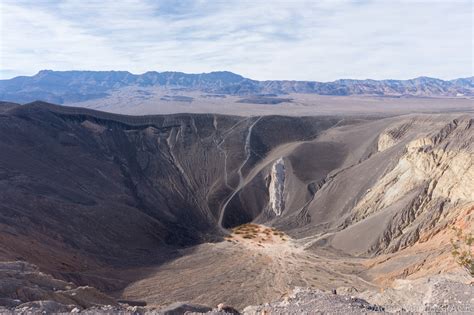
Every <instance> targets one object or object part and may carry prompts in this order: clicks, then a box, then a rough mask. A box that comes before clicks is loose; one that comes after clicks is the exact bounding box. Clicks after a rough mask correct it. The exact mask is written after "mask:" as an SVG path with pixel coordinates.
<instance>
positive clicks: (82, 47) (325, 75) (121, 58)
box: [0, 0, 473, 81]
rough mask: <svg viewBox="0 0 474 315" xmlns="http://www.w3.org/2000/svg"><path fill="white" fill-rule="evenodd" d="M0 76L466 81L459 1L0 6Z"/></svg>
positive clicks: (467, 27)
mask: <svg viewBox="0 0 474 315" xmlns="http://www.w3.org/2000/svg"><path fill="white" fill-rule="evenodd" d="M0 6H1V7H0V9H1V15H0V18H1V23H0V26H1V38H0V41H1V48H0V53H1V54H0V76H2V77H11V76H12V75H18V74H33V73H35V72H37V71H38V70H40V69H55V70H69V69H88V70H110V69H115V70H129V71H131V72H134V73H141V72H145V71H149V70H157V71H165V70H172V71H184V72H209V71H214V70H230V71H234V72H237V73H240V74H242V75H245V76H248V77H251V78H255V79H299V80H319V81H329V80H334V79H338V78H369V77H370V78H375V79H382V78H401V79H403V78H410V77H416V76H420V75H428V76H434V77H440V78H454V77H461V76H469V75H472V72H473V69H472V59H473V57H472V38H473V34H472V23H473V22H472V3H471V1H469V0H467V1H461V0H460V1H448V0H446V1H403V0H400V1H390V0H387V1H383V0H379V1H370V0H366V1H337V0H333V1H318V2H316V1H290V0H288V1H282V0H280V1H257V0H254V1H248V0H247V1H246V0H241V1H224V0H213V1H186V0H181V1H171V0H168V1H152V0H149V1H147V0H126V1H111V0H103V1H93V0H82V1H81V0H67V1H61V2H56V1H44V0H43V1H42V0H37V1H34V0H30V1H27V0H17V1H11V0H2V2H1V4H0Z"/></svg>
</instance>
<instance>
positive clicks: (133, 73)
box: [0, 69, 473, 83]
mask: <svg viewBox="0 0 474 315" xmlns="http://www.w3.org/2000/svg"><path fill="white" fill-rule="evenodd" d="M42 71H53V72H128V73H130V74H132V75H143V74H145V73H148V72H157V73H166V72H175V73H184V74H189V75H195V74H209V73H215V72H230V73H233V74H236V75H240V76H242V77H244V78H246V79H250V80H255V81H302V82H304V81H308V82H320V83H329V82H334V81H338V80H356V81H364V80H374V81H391V80H394V81H408V80H415V79H419V78H430V79H435V80H443V81H452V80H457V79H469V78H472V77H473V75H472V74H471V75H470V76H464V77H456V78H447V79H441V78H437V77H431V76H426V75H420V76H418V77H413V78H407V79H393V78H382V79H373V78H358V79H355V78H337V79H335V80H331V81H317V80H292V79H266V80H258V79H255V78H252V77H247V76H245V75H242V74H241V73H236V72H233V71H229V70H215V71H209V72H189V71H173V70H163V71H160V70H148V71H144V72H133V71H129V70H121V69H110V70H88V69H70V70H54V69H41V70H38V71H37V72H35V73H32V74H23V75H17V76H13V77H7V78H0V80H11V79H14V78H17V77H23V76H25V77H32V76H35V75H37V74H39V73H40V72H42Z"/></svg>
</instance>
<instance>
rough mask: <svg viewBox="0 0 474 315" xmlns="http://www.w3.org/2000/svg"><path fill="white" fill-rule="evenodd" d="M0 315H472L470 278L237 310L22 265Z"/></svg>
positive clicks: (304, 296)
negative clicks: (120, 295)
mask: <svg viewBox="0 0 474 315" xmlns="http://www.w3.org/2000/svg"><path fill="white" fill-rule="evenodd" d="M0 296H1V298H0V305H2V306H0V314H45V313H47V314H51V313H82V314H167V315H174V314H249V315H254V314H255V315H257V314H314V313H315V312H317V313H326V314H334V313H337V314H339V313H341V314H342V313H346V314H347V313H351V314H353V313H363V314H368V313H370V314H371V313H381V312H382V313H400V312H402V313H403V312H409V313H449V314H472V313H473V312H474V286H473V284H472V278H469V276H467V275H462V274H457V275H451V276H434V277H428V278H423V279H418V280H398V281H395V283H394V285H393V287H392V288H389V289H386V290H384V291H380V292H376V291H373V290H367V291H364V292H358V291H357V290H356V289H355V288H352V287H340V288H337V289H335V290H333V291H331V292H328V291H322V290H318V289H308V288H299V287H297V288H295V289H294V290H293V291H292V292H291V293H289V294H285V295H284V296H282V297H281V299H279V300H277V301H274V302H270V303H265V304H262V305H257V306H247V307H245V308H244V309H242V310H237V309H235V308H233V307H232V306H226V305H224V304H219V305H217V306H216V307H211V306H205V305H199V304H193V303H186V302H177V303H173V304H171V305H168V306H166V307H157V306H147V305H146V303H145V302H141V301H126V300H116V299H114V298H112V297H110V296H108V295H106V294H104V293H102V292H100V291H98V290H97V289H95V288H92V287H88V286H76V285H74V284H72V283H70V282H65V281H61V280H58V279H55V278H53V277H52V276H50V275H47V274H44V273H42V272H40V271H39V270H38V269H37V268H36V266H34V265H31V264H28V263H24V262H3V263H0Z"/></svg>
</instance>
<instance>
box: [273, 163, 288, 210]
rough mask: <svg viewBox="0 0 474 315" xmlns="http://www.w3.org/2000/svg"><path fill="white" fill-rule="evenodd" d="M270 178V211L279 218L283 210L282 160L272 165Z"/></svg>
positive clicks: (283, 171)
mask: <svg viewBox="0 0 474 315" xmlns="http://www.w3.org/2000/svg"><path fill="white" fill-rule="evenodd" d="M270 177H271V179H270V187H269V196H270V202H269V205H270V209H271V210H272V211H273V212H274V213H275V215H277V216H280V215H281V213H282V212H283V210H284V209H285V196H284V193H285V161H284V160H283V158H279V159H278V160H276V161H275V163H273V166H272V170H271V173H270Z"/></svg>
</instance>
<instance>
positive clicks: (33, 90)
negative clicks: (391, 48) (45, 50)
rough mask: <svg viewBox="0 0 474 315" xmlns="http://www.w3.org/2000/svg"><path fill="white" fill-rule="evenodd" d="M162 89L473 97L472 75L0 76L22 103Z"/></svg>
mask: <svg viewBox="0 0 474 315" xmlns="http://www.w3.org/2000/svg"><path fill="white" fill-rule="evenodd" d="M128 86H138V87H161V88H164V89H172V90H176V89H178V90H179V89H182V90H185V91H201V92H205V93H213V94H224V95H239V96H248V95H268V96H274V95H282V94H289V93H310V94H319V95H375V96H418V97H454V96H467V97H471V96H474V77H469V78H460V79H455V80H450V81H444V80H440V79H435V78H429V77H419V78H415V79H412V80H379V81H378V80H350V79H343V80H336V81H333V82H315V81H287V80H283V81H277V80H271V81H257V80H252V79H248V78H245V77H243V76H241V75H238V74H235V73H232V72H228V71H219V72H211V73H202V74H187V73H182V72H155V71H150V72H146V73H144V74H139V75H136V74H132V73H130V72H127V71H52V70H42V71H40V72H38V73H37V74H36V75H34V76H20V77H15V78H13V79H8V80H0V100H3V101H11V102H18V103H27V102H31V101H35V100H43V101H48V102H54V103H59V104H67V103H75V102H81V101H87V100H92V99H98V98H103V97H106V96H108V95H109V94H110V93H111V92H112V91H114V90H117V89H120V88H123V87H128Z"/></svg>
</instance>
